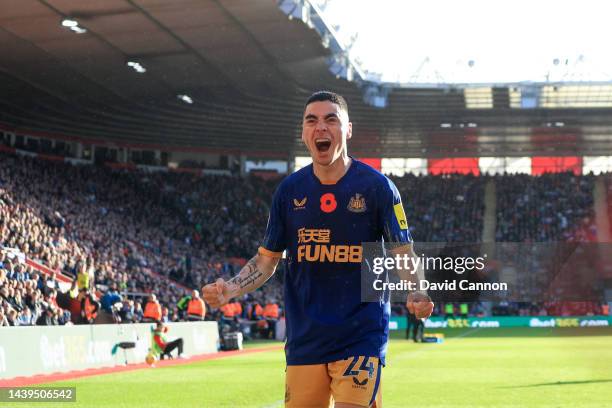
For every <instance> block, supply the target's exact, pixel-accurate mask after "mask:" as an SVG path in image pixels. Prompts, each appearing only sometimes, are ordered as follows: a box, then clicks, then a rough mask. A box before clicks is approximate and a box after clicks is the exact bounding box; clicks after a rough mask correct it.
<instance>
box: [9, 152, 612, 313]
mask: <svg viewBox="0 0 612 408" xmlns="http://www.w3.org/2000/svg"><path fill="white" fill-rule="evenodd" d="M392 179H393V181H394V182H395V184H396V185H397V187H398V190H399V191H400V193H401V195H402V198H403V202H404V207H405V209H406V213H407V218H408V221H409V225H410V230H411V233H412V235H413V238H414V239H415V241H418V242H480V241H481V239H482V231H483V224H484V220H483V219H484V210H485V203H484V190H485V184H486V183H487V182H488V181H489V180H494V182H495V183H496V191H497V203H496V205H497V220H496V240H497V241H504V242H507V241H512V242H537V241H594V240H595V239H596V231H595V227H594V221H593V220H594V214H593V185H594V181H593V180H594V179H593V177H592V176H576V175H573V174H571V173H562V174H545V175H542V176H539V177H531V176H527V175H504V176H495V177H493V178H490V177H488V176H483V177H477V176H472V175H443V176H431V175H430V176H415V175H405V176H403V177H392ZM277 183H278V180H277V181H274V180H269V181H267V180H262V179H258V178H255V177H248V178H239V177H233V176H194V175H193V174H190V173H162V172H159V173H151V172H141V171H125V170H116V169H115V170H114V169H111V168H108V167H95V166H73V165H70V164H65V163H59V162H53V161H46V160H41V159H32V158H28V157H17V156H14V155H12V154H9V153H2V157H1V161H0V200H1V201H0V244H1V245H2V246H3V247H9V248H16V249H18V250H19V251H21V252H23V253H24V254H26V255H27V256H28V257H29V258H32V259H35V260H38V261H40V262H41V263H42V264H44V265H46V266H48V267H49V268H51V269H52V270H57V271H60V272H63V273H65V274H68V275H70V276H76V275H77V273H78V272H79V271H80V272H81V273H84V274H88V275H89V276H91V278H92V281H93V284H94V286H95V287H96V288H97V289H98V290H99V291H100V292H99V295H100V296H103V294H104V292H105V291H106V290H107V289H108V288H110V287H111V286H115V285H116V287H117V289H118V292H119V298H118V299H117V298H115V297H113V299H114V300H113V301H114V302H115V301H116V302H115V303H117V305H115V308H114V309H112V308H111V306H112V305H108V304H106V303H104V302H103V304H104V305H105V307H104V309H105V310H106V311H109V312H110V313H114V316H115V318H116V320H117V321H122V322H132V321H140V319H141V318H142V314H143V309H144V308H143V306H144V305H143V304H141V303H142V301H143V300H145V299H146V297H148V295H149V294H151V293H154V294H155V295H156V296H157V298H158V299H159V300H160V303H161V304H162V305H163V306H165V308H167V311H166V312H165V314H164V319H169V320H177V319H179V318H180V313H179V310H178V308H177V302H178V301H179V299H181V297H182V296H184V295H185V294H187V293H188V290H189V289H190V288H199V287H201V285H202V284H203V283H205V282H210V281H212V280H214V279H215V278H217V277H219V276H222V277H224V278H229V277H231V276H233V275H234V274H235V273H237V271H238V270H239V268H240V267H241V266H242V265H244V263H245V262H246V260H247V259H248V258H249V257H251V256H252V255H253V254H255V253H256V250H257V247H258V245H259V243H260V239H261V237H262V236H263V233H264V230H265V226H266V221H267V215H268V211H269V203H270V200H271V197H272V194H273V192H274V189H275V187H276V185H277ZM609 191H612V188H609ZM609 194H610V195H611V196H612V192H610V193H609ZM281 268H282V266H281ZM17 269H19V268H17ZM32 272H33V271H32V268H31V267H30V266H25V267H24V270H23V271H18V272H15V271H11V272H10V276H9V274H8V273H5V277H4V280H5V281H7V280H10V281H11V282H17V285H19V286H20V287H21V286H23V285H24V283H22V282H27V281H29V280H31V278H30V276H32ZM35 275H37V276H38V275H39V274H35ZM40 276H45V275H44V274H40ZM38 279H41V278H38ZM282 280H283V274H282V273H277V274H276V275H275V277H274V278H273V279H272V280H271V282H269V283H268V284H267V285H266V286H264V287H263V288H262V289H260V290H258V291H257V292H255V293H253V294H250V295H249V296H247V297H246V298H245V299H242V300H241V301H242V303H243V306H245V307H243V308H242V309H243V313H242V315H241V317H243V318H246V317H247V309H248V308H247V307H246V306H247V305H249V304H252V303H253V302H258V303H259V304H262V305H264V304H266V303H267V302H268V300H269V299H282ZM15 285H16V284H15V283H11V287H12V286H15ZM4 286H8V285H7V284H6V282H5V283H4ZM60 297H61V296H60ZM106 300H108V298H107V299H106ZM515 306H516V309H517V310H518V312H517V313H520V314H541V313H543V312H542V307H543V306H542V305H515ZM35 309H36V308H35ZM476 309H478V308H476ZM476 309H475V310H476ZM570 309H571V308H569V309H568V308H566V311H567V310H570ZM281 310H282V302H281ZM34 312H36V314H38V310H37V309H36V310H34ZM6 315H7V313H4V317H5V318H6ZM219 316H220V312H219V311H217V310H212V314H211V315H210V316H209V318H218V317H219ZM65 320H66V319H64V321H65ZM68 320H70V319H68ZM73 320H74V319H73Z"/></svg>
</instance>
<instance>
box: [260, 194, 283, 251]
mask: <svg viewBox="0 0 612 408" xmlns="http://www.w3.org/2000/svg"><path fill="white" fill-rule="evenodd" d="M282 203H283V193H282V185H281V186H280V187H279V188H278V189H277V190H276V192H275V193H274V197H273V198H272V206H271V207H270V215H269V217H268V225H267V227H266V235H265V236H264V239H263V242H262V244H261V246H260V247H259V251H258V252H259V253H260V254H261V255H266V256H270V257H275V258H280V257H281V255H282V253H283V251H284V250H285V248H286V247H287V243H286V240H285V223H284V217H283V211H282V209H283V205H282Z"/></svg>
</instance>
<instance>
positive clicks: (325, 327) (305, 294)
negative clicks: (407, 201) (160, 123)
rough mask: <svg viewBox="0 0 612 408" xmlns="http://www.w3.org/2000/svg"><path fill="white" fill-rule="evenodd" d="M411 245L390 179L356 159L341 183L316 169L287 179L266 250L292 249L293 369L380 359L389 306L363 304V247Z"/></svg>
mask: <svg viewBox="0 0 612 408" xmlns="http://www.w3.org/2000/svg"><path fill="white" fill-rule="evenodd" d="M383 239H384V241H385V242H394V243H399V242H404V243H409V242H412V239H411V237H410V233H409V231H408V224H407V222H406V217H405V214H404V209H403V208H402V203H401V198H400V195H399V192H398V191H397V188H396V187H395V185H394V184H393V182H392V181H391V180H389V179H388V178H387V177H385V176H384V175H383V174H381V173H379V172H378V171H376V170H375V169H373V168H372V167H370V166H368V165H366V164H364V163H362V162H360V161H358V160H355V159H353V161H352V163H351V166H350V167H349V169H348V171H347V172H346V174H345V175H344V176H343V177H342V178H341V179H340V180H338V182H337V183H335V184H332V185H328V184H322V183H321V182H320V181H319V179H318V178H317V177H316V176H315V175H314V172H313V168H312V165H309V166H307V167H304V168H303V169H301V170H299V171H297V172H295V173H294V174H292V175H290V176H288V177H287V178H286V179H285V180H284V181H283V182H282V183H281V184H280V186H279V187H278V189H277V191H276V193H275V194H274V198H273V201H272V207H271V209H270V218H269V220H268V226H267V229H266V235H265V238H264V241H263V244H262V245H261V248H260V253H263V254H268V255H276V256H278V255H280V253H282V252H283V251H284V250H287V256H286V260H285V262H286V264H285V266H286V268H285V270H286V276H285V288H284V291H285V314H286V323H287V344H286V346H285V353H286V358H287V364H288V365H302V364H322V363H328V362H332V361H337V360H341V359H344V358H347V357H351V356H371V357H379V358H380V359H381V361H382V362H383V364H384V358H385V353H386V348H387V341H388V335H389V315H390V305H389V302H388V301H385V300H381V301H379V302H362V301H361V287H360V286H361V279H360V273H361V260H362V255H363V254H362V246H361V244H362V242H381V241H382V240H383Z"/></svg>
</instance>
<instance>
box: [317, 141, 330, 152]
mask: <svg viewBox="0 0 612 408" xmlns="http://www.w3.org/2000/svg"><path fill="white" fill-rule="evenodd" d="M315 146H316V148H317V150H318V151H319V152H326V151H328V150H329V148H330V147H331V140H329V139H318V140H315Z"/></svg>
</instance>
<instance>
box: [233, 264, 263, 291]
mask: <svg viewBox="0 0 612 408" xmlns="http://www.w3.org/2000/svg"><path fill="white" fill-rule="evenodd" d="M263 274H264V273H263V272H262V271H260V270H259V268H258V267H257V262H255V257H253V258H251V259H250V260H249V261H248V262H247V264H246V265H245V266H244V267H243V268H242V270H241V271H240V274H238V276H236V277H234V278H233V279H231V280H230V282H231V283H234V284H236V285H238V287H239V288H240V290H243V289H247V288H249V289H250V288H251V287H252V286H254V285H257V286H258V284H259V280H260V278H261V277H262V276H263ZM262 283H263V282H262Z"/></svg>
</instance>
